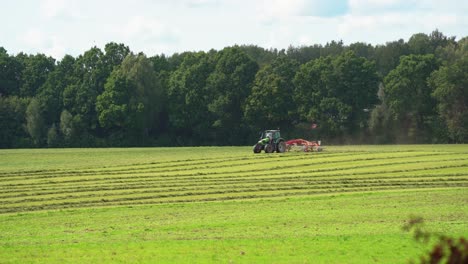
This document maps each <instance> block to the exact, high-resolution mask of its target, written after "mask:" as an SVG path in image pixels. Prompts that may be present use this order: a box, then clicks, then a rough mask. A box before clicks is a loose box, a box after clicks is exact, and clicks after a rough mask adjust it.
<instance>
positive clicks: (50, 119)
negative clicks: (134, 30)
mask: <svg viewBox="0 0 468 264" xmlns="http://www.w3.org/2000/svg"><path fill="white" fill-rule="evenodd" d="M467 73H468V40H467V38H466V36H462V38H461V39H460V40H458V41H457V40H456V38H455V37H447V36H445V35H444V34H443V33H442V32H440V31H438V30H435V31H433V32H432V33H430V34H424V33H417V34H414V35H413V36H411V37H410V38H409V39H408V41H404V40H402V39H400V40H395V41H389V42H387V43H385V44H380V45H375V46H374V45H371V44H368V43H365V42H356V43H351V44H349V45H345V44H344V43H343V42H342V41H330V42H328V43H327V44H325V45H319V44H315V45H311V46H297V47H295V46H290V47H288V48H287V49H282V50H277V49H265V48H262V47H258V46H255V45H242V46H238V45H235V46H232V47H226V48H223V49H221V50H210V51H208V52H183V53H176V54H172V55H165V54H157V55H154V56H150V57H147V55H145V54H143V53H134V52H132V51H131V50H130V48H129V47H128V46H126V45H125V44H122V43H115V42H111V43H108V44H106V45H105V47H104V49H103V50H101V49H100V48H98V47H91V48H90V49H89V50H87V51H85V52H84V53H83V54H81V55H78V56H77V57H73V56H70V55H66V56H64V57H63V58H62V59H60V60H56V59H55V58H52V57H49V56H46V55H44V54H34V55H30V54H25V53H19V54H16V55H14V54H9V53H8V51H7V50H5V49H4V48H2V47H0V128H1V129H0V148H18V147H94V146H180V145H245V144H252V142H254V141H255V140H256V136H257V135H258V132H259V131H260V130H263V129H277V128H280V129H282V132H283V133H284V134H285V135H286V136H287V137H304V138H308V139H321V140H325V141H327V142H330V143H343V142H346V143H347V142H356V143H394V142H407V143H441V142H448V143H466V142H467V141H468V109H467V105H468V98H467V94H468V91H467V89H468V75H467Z"/></svg>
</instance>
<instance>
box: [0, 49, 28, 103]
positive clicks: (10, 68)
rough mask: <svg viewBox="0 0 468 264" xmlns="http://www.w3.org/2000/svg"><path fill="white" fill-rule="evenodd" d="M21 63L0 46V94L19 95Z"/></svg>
mask: <svg viewBox="0 0 468 264" xmlns="http://www.w3.org/2000/svg"><path fill="white" fill-rule="evenodd" d="M22 71H23V69H22V66H21V63H20V62H19V61H18V60H17V59H16V57H14V56H10V55H8V53H7V51H6V50H5V49H4V48H3V47H0V95H1V96H10V95H19V84H20V78H21V72H22Z"/></svg>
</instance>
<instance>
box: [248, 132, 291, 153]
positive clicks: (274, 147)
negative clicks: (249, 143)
mask: <svg viewBox="0 0 468 264" xmlns="http://www.w3.org/2000/svg"><path fill="white" fill-rule="evenodd" d="M262 150H265V153H273V152H275V151H276V152H278V153H283V152H285V151H286V142H285V141H284V139H283V138H281V134H280V131H279V130H265V131H263V133H262V134H261V136H260V140H259V141H258V142H257V144H255V145H254V146H253V152H254V153H260V152H262Z"/></svg>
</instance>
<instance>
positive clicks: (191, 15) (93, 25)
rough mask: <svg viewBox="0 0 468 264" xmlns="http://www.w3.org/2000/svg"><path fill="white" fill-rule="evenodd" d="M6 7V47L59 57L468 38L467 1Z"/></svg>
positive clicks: (49, 1) (34, 0)
mask: <svg viewBox="0 0 468 264" xmlns="http://www.w3.org/2000/svg"><path fill="white" fill-rule="evenodd" d="M0 7H1V9H0V10H1V16H0V25H1V26H0V47H3V48H5V49H6V50H7V52H8V53H9V54H17V53H19V52H25V53H28V54H36V53H44V54H46V55H50V56H52V57H54V58H56V59H61V58H62V57H63V56H64V55H65V54H70V55H72V56H78V55H80V54H83V53H84V52H85V51H86V50H89V49H90V48H91V47H93V46H97V47H99V48H102V49H103V48H104V46H105V44H106V43H109V42H117V43H124V44H125V45H128V46H129V47H130V49H131V50H132V51H133V52H136V53H138V52H144V53H145V54H146V55H148V56H153V55H157V54H166V55H171V54H173V53H176V52H177V53H180V52H184V51H200V50H203V51H208V50H210V49H216V50H220V49H222V48H224V47H227V46H232V45H236V44H237V45H250V44H252V45H257V46H260V47H263V48H277V49H287V48H288V47H289V46H290V45H293V46H302V45H314V44H326V43H327V42H330V41H332V40H336V41H338V40H342V41H343V42H344V43H345V44H351V43H354V42H358V41H359V42H365V43H370V44H373V45H376V44H385V43H386V42H388V41H394V40H398V39H404V40H408V39H409V38H410V37H411V35H413V34H415V33H426V34H429V33H430V32H432V31H433V30H434V29H439V31H441V32H442V33H444V34H445V35H447V36H456V37H457V39H460V38H462V37H466V36H468V1H463V0H444V1H438V0H322V1H320V0H132V1H130V0H128V1H127V0H16V1H8V0H3V1H0Z"/></svg>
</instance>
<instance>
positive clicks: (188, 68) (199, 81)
mask: <svg viewBox="0 0 468 264" xmlns="http://www.w3.org/2000/svg"><path fill="white" fill-rule="evenodd" d="M214 66H215V64H214V62H213V58H212V56H210V55H209V54H206V53H203V52H200V53H193V54H188V55H187V56H185V58H184V61H183V62H182V64H181V65H180V67H179V68H178V69H177V70H176V71H175V72H174V73H173V74H172V75H171V78H170V80H169V86H168V91H167V94H168V100H169V107H168V110H169V122H170V125H171V127H172V128H173V129H174V131H173V132H174V133H175V134H176V135H177V136H178V137H180V141H182V142H180V143H190V140H196V141H198V142H199V143H202V144H203V143H208V142H209V141H210V139H211V134H212V133H211V132H210V129H211V124H212V123H213V121H214V120H213V119H214V117H213V116H211V115H210V112H209V111H208V104H209V103H210V99H211V98H212V95H211V93H210V91H209V90H208V87H207V79H208V77H209V76H210V74H211V73H212V72H213V70H214Z"/></svg>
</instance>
